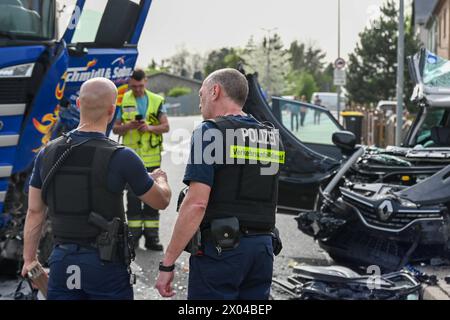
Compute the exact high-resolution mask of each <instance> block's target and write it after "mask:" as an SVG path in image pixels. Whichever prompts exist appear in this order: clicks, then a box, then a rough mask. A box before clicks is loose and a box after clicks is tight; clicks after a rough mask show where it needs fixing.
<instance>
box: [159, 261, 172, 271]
mask: <svg viewBox="0 0 450 320" xmlns="http://www.w3.org/2000/svg"><path fill="white" fill-rule="evenodd" d="M173 270H175V265H174V264H173V265H171V266H165V265H163V263H162V261H160V262H159V271H162V272H172V271H173Z"/></svg>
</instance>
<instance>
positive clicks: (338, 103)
mask: <svg viewBox="0 0 450 320" xmlns="http://www.w3.org/2000/svg"><path fill="white" fill-rule="evenodd" d="M339 58H341V0H338V59H339ZM337 114H338V122H340V120H341V86H337Z"/></svg>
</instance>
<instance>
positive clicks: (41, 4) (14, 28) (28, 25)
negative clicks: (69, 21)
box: [0, 0, 55, 40]
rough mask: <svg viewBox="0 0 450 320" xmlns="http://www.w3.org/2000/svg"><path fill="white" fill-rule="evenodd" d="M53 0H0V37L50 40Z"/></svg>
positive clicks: (53, 20) (53, 22) (52, 21)
mask: <svg viewBox="0 0 450 320" xmlns="http://www.w3.org/2000/svg"><path fill="white" fill-rule="evenodd" d="M54 8H55V3H54V0H1V1H0V38H3V39H4V38H6V39H10V40H51V39H53V38H54V30H55V9H54Z"/></svg>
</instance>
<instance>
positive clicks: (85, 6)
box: [0, 0, 152, 261]
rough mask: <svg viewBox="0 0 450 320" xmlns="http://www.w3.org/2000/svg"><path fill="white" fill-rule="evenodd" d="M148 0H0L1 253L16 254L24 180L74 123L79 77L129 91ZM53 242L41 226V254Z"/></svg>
mask: <svg viewBox="0 0 450 320" xmlns="http://www.w3.org/2000/svg"><path fill="white" fill-rule="evenodd" d="M151 2H152V1H151V0H1V1H0V261H4V260H11V261H20V260H21V255H22V240H21V239H22V232H23V225H24V221H25V216H26V209H27V206H26V203H27V195H26V185H27V180H28V179H29V175H30V173H31V169H32V166H33V161H34V158H35V156H36V154H37V152H39V150H40V149H41V148H42V147H43V146H44V145H45V144H46V143H47V142H48V141H50V140H51V139H52V138H54V137H55V136H57V135H59V134H60V133H61V132H63V131H67V130H70V129H72V128H74V127H76V126H77V124H78V119H79V111H78V109H77V107H76V104H75V101H76V98H77V96H78V93H79V89H80V86H81V84H82V83H83V82H84V81H86V80H88V79H91V78H94V77H106V78H109V79H111V80H112V81H113V82H114V83H115V84H116V85H117V87H118V90H119V98H118V103H120V99H121V97H122V96H123V94H124V93H125V92H126V91H127V81H128V78H129V76H130V75H131V73H132V70H133V68H134V66H135V63H136V60H137V56H138V50H137V44H138V41H139V38H140V36H141V32H142V29H143V26H144V23H145V20H146V17H147V13H148V11H149V9H150V5H151ZM50 249H51V232H50V230H49V228H47V230H46V234H45V235H44V238H43V241H42V245H41V248H40V255H41V261H45V260H46V255H47V253H48V252H49V250H50Z"/></svg>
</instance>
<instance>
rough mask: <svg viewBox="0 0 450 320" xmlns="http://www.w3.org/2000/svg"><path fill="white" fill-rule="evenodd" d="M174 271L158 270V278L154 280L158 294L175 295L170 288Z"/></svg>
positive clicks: (167, 296)
mask: <svg viewBox="0 0 450 320" xmlns="http://www.w3.org/2000/svg"><path fill="white" fill-rule="evenodd" d="M174 273H175V272H174V271H172V272H160V273H159V276H158V280H156V285H155V288H156V289H158V291H159V294H160V295H161V296H162V297H165V298H170V297H173V296H174V295H175V293H176V292H175V291H173V288H172V281H173V278H174Z"/></svg>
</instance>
